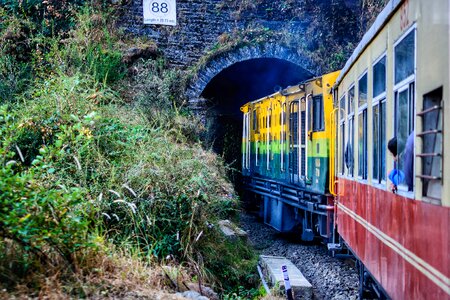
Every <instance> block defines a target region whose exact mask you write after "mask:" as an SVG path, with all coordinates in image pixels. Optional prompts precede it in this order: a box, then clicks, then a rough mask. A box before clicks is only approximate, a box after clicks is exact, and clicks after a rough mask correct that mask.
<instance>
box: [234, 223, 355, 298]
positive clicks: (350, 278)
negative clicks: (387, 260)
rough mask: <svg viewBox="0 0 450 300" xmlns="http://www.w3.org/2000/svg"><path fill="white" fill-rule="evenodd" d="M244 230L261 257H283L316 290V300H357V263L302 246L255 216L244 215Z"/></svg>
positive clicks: (315, 247) (323, 249) (321, 247)
mask: <svg viewBox="0 0 450 300" xmlns="http://www.w3.org/2000/svg"><path fill="white" fill-rule="evenodd" d="M241 227H242V229H244V230H245V231H247V233H248V237H249V240H250V242H251V244H252V245H253V247H254V248H255V249H256V250H257V251H258V253H259V254H261V255H273V256H284V257H286V258H287V259H289V260H291V261H292V263H293V264H294V265H295V266H297V268H299V269H300V271H301V272H302V273H303V275H304V276H305V277H306V279H307V280H308V281H309V282H310V283H311V284H312V286H313V299H334V300H338V299H339V300H344V299H358V285H359V280H358V272H357V270H356V268H355V264H354V261H352V260H348V259H347V260H344V259H338V258H335V257H332V256H331V255H330V254H329V252H328V251H327V249H326V246H325V245H323V244H319V243H305V242H301V241H300V239H299V238H295V237H294V236H293V235H294V234H280V233H278V232H277V231H276V230H275V229H273V228H271V227H269V226H268V225H265V224H264V223H263V222H262V220H260V219H259V218H257V217H256V216H254V215H250V214H242V215H241Z"/></svg>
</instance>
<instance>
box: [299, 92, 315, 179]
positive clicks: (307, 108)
mask: <svg viewBox="0 0 450 300" xmlns="http://www.w3.org/2000/svg"><path fill="white" fill-rule="evenodd" d="M310 97H311V99H312V97H313V94H312V93H310V94H308V95H306V97H305V102H306V107H305V109H306V111H305V127H306V128H305V156H306V159H305V180H306V181H308V180H309V178H308V148H309V130H310V128H309V125H310V124H309V122H310V120H309V119H310V113H309V98H310ZM300 109H301V106H300V107H299V111H300ZM299 169H300V168H299Z"/></svg>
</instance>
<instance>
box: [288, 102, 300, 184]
mask: <svg viewBox="0 0 450 300" xmlns="http://www.w3.org/2000/svg"><path fill="white" fill-rule="evenodd" d="M300 132H301V122H300V101H299V100H294V101H292V102H291V103H290V104H289V181H290V183H293V184H296V183H298V182H299V180H300V176H299V175H300V168H299V157H300V153H301V152H300V151H301V150H300V149H301V145H300Z"/></svg>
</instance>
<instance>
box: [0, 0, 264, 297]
mask: <svg viewBox="0 0 450 300" xmlns="http://www.w3.org/2000/svg"><path fill="white" fill-rule="evenodd" d="M83 2H85V1H75V2H74V1H35V2H33V1H24V2H16V1H2V2H1V6H0V19H1V20H0V21H1V22H0V23H1V24H2V25H1V27H0V44H1V48H0V82H1V84H0V136H1V139H0V191H1V192H0V281H1V282H2V289H3V288H4V289H5V290H3V291H2V292H1V293H2V294H0V296H1V297H8V296H11V295H15V294H18V295H20V294H21V293H24V294H26V295H29V296H44V295H47V296H48V294H49V293H52V294H53V295H54V296H55V297H68V296H70V297H91V296H92V297H101V296H104V297H121V296H126V295H127V293H128V292H131V291H130V289H134V290H140V291H144V292H145V293H147V292H149V291H148V287H146V285H148V284H149V283H151V286H153V287H155V288H168V287H170V288H172V289H182V285H181V284H179V283H178V282H177V281H174V280H173V279H168V278H170V276H168V275H167V270H166V269H165V268H163V267H158V266H159V265H172V266H174V268H175V269H176V270H178V271H177V272H179V273H180V274H181V275H179V276H180V277H181V278H182V279H183V280H184V281H187V282H189V281H197V282H198V283H200V284H206V285H212V286H213V287H214V288H215V289H216V290H218V291H221V292H222V293H223V294H224V295H226V294H228V293H230V295H231V296H229V297H231V298H233V297H234V298H233V299H237V297H245V298H248V297H253V296H254V295H256V294H258V293H259V292H258V290H252V289H251V288H252V287H254V286H256V285H255V279H254V275H253V274H254V265H255V256H254V254H253V253H252V252H251V251H250V250H249V248H248V247H247V245H246V243H245V242H244V241H235V242H231V241H229V240H227V239H225V238H223V237H222V235H221V234H220V233H219V231H218V228H217V226H215V224H216V221H217V220H219V219H221V218H232V217H233V216H235V215H236V212H237V211H238V199H237V197H236V196H235V195H234V192H233V188H232V186H231V184H230V183H229V182H228V181H227V179H226V176H225V174H226V168H225V167H224V164H223V162H222V161H221V159H220V158H218V157H217V156H216V155H215V154H213V153H212V152H210V151H207V150H204V149H203V148H202V147H201V144H200V142H199V141H198V135H199V133H200V132H201V130H202V128H201V126H198V124H199V122H198V121H197V120H196V119H195V118H194V117H193V116H191V115H190V114H189V113H188V112H187V111H186V109H185V108H184V107H183V104H184V102H183V101H184V99H183V98H182V97H180V96H179V94H181V93H180V91H181V89H183V82H185V79H184V77H183V75H182V74H181V73H179V72H178V71H174V70H168V69H167V66H166V65H165V62H164V60H163V59H161V58H157V59H152V60H148V61H140V62H138V63H136V64H135V65H133V67H132V68H128V67H129V65H127V64H125V62H124V60H123V55H122V53H123V52H124V49H125V47H126V43H127V42H129V41H127V40H126V39H125V38H124V37H122V36H120V34H119V33H117V32H116V31H115V27H114V26H113V25H114V24H112V23H109V22H108V23H107V22H106V21H105V20H113V19H114V16H113V14H112V13H111V11H109V10H108V6H107V5H105V4H103V3H101V2H92V3H89V5H83ZM69 3H70V4H69ZM50 12H51V13H52V14H53V17H52V18H48V19H47V18H46V16H48V13H50ZM58 16H60V17H58ZM180 82H181V84H180ZM135 90H139V91H140V92H134V91H135ZM130 103H132V104H130ZM217 253H220V255H217ZM48 278H52V280H48ZM130 281H131V282H130ZM233 292H234V294H233ZM233 295H235V296H233Z"/></svg>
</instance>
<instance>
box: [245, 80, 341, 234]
mask: <svg viewBox="0 0 450 300" xmlns="http://www.w3.org/2000/svg"><path fill="white" fill-rule="evenodd" d="M338 74H339V72H334V73H330V74H326V75H324V76H321V77H317V78H314V79H311V80H308V81H306V82H303V83H301V84H299V85H297V86H292V87H288V88H286V89H284V90H282V91H280V92H277V93H274V94H272V95H269V96H267V97H264V98H261V99H258V100H256V101H252V102H248V103H246V104H245V105H243V106H242V107H241V111H242V112H243V138H242V166H243V175H244V181H245V185H244V186H245V187H246V188H247V189H248V190H249V191H251V192H254V193H256V194H257V195H259V196H260V197H261V199H260V201H261V210H262V214H263V215H264V218H265V221H266V223H268V224H270V225H272V226H273V227H275V228H276V229H278V230H280V231H291V230H293V229H294V228H295V227H296V226H298V225H301V227H302V232H301V234H302V238H303V239H305V240H312V239H313V238H314V236H317V235H318V236H322V237H324V238H329V237H330V235H331V231H330V230H331V229H330V228H331V227H330V226H331V219H330V211H332V210H333V205H332V200H330V199H331V198H330V197H331V194H330V193H329V189H328V185H329V182H330V176H331V175H332V174H331V173H330V172H329V165H330V162H331V161H334V160H332V157H331V156H332V155H333V154H334V151H330V145H331V143H332V142H331V141H332V140H333V136H332V130H331V126H330V122H331V120H330V118H331V116H332V112H333V109H334V108H333V101H332V86H333V84H334V82H335V80H336V78H337V76H338ZM332 179H333V177H332ZM300 194H301V195H302V197H300V198H299V197H298V195H300ZM330 201H331V202H330ZM299 211H300V213H299Z"/></svg>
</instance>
